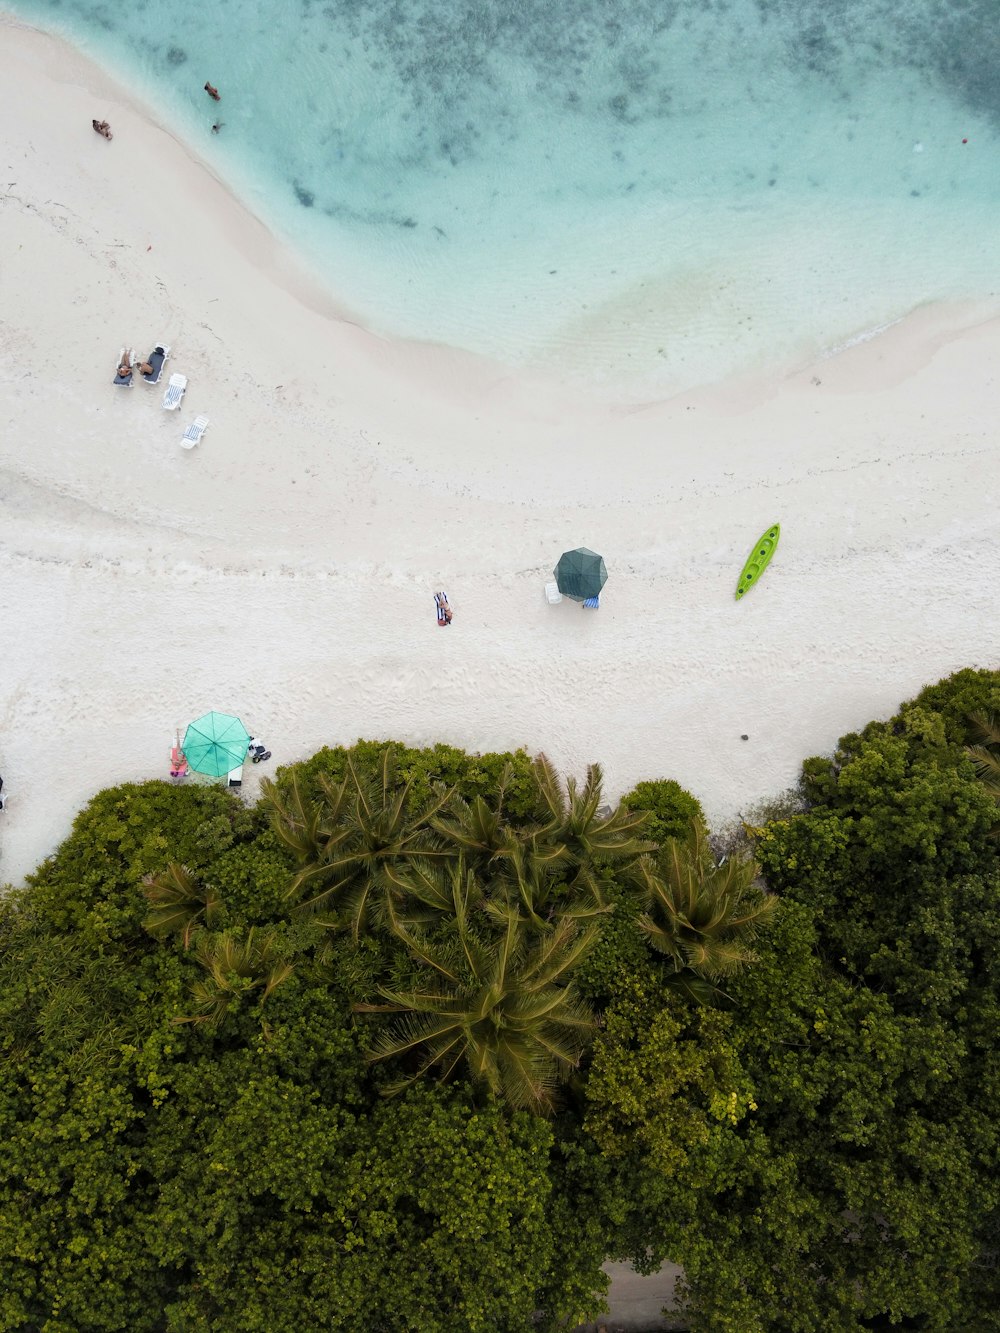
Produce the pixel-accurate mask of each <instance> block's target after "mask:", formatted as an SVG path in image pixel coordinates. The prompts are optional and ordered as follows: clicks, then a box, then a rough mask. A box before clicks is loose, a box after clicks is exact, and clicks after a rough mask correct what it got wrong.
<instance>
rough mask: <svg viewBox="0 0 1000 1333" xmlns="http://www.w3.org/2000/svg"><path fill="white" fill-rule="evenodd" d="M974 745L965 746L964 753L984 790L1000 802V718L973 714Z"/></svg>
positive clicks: (992, 715)
mask: <svg viewBox="0 0 1000 1333" xmlns="http://www.w3.org/2000/svg"><path fill="white" fill-rule="evenodd" d="M969 721H970V722H971V723H972V727H973V735H974V737H975V739H976V744H975V745H967V746H966V747H965V753H966V755H967V756H968V758H969V759H971V760H972V762H973V765H974V766H975V769H976V776H977V777H978V778H979V781H980V782H981V783H982V784H983V786H984V787H985V788H986V790H987V791H988V792H989V793H990V795H991V796H992V797H993V798H994V800H996V801H998V802H1000V717H997V715H996V713H973V714H971V716H970V717H969Z"/></svg>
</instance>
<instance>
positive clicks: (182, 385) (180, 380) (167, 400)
mask: <svg viewBox="0 0 1000 1333" xmlns="http://www.w3.org/2000/svg"><path fill="white" fill-rule="evenodd" d="M187 386H188V382H187V376H186V375H171V376H170V383H169V384H168V385H167V392H166V393H165V394H164V395H163V406H164V407H165V408H166V409H167V411H168V412H176V411H177V409H178V408H179V407H180V405H181V399H182V398H183V397H184V390H185V389H186V388H187Z"/></svg>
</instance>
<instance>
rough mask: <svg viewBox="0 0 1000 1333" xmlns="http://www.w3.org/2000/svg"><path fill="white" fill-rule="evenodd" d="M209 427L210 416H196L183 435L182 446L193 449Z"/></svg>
mask: <svg viewBox="0 0 1000 1333" xmlns="http://www.w3.org/2000/svg"><path fill="white" fill-rule="evenodd" d="M207 429H208V417H195V419H194V421H192V422H191V424H190V426H188V428H187V430H186V431H185V432H184V434H183V435H182V436H181V448H182V449H193V448H194V447H195V445H196V444H197V443H198V441H199V440H200V439H201V437H202V436H203V435H204V434H205V431H206V430H207Z"/></svg>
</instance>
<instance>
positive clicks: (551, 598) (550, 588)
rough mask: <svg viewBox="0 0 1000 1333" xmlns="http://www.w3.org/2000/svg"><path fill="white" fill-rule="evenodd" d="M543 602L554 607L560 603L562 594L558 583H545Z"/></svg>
mask: <svg viewBox="0 0 1000 1333" xmlns="http://www.w3.org/2000/svg"><path fill="white" fill-rule="evenodd" d="M545 600H546V601H547V602H548V604H549V606H555V605H556V603H557V602H561V601H562V593H561V592H560V591H559V584H558V583H546V585H545Z"/></svg>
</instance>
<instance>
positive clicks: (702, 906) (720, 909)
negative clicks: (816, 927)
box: [635, 820, 778, 982]
mask: <svg viewBox="0 0 1000 1333" xmlns="http://www.w3.org/2000/svg"><path fill="white" fill-rule="evenodd" d="M758 873H759V872H758V867H757V864H756V862H755V861H754V860H753V859H752V858H751V857H748V856H739V855H737V856H731V857H730V858H729V859H728V860H726V861H725V862H723V863H722V864H721V865H717V864H716V862H715V859H714V857H713V856H712V854H711V850H710V848H709V846H708V842H707V839H706V837H705V833H704V830H703V829H702V827H701V824H700V822H699V821H697V820H692V822H691V834H690V837H689V838H688V839H687V840H686V841H684V842H682V841H680V840H679V839H677V838H671V839H670V840H669V841H668V842H667V843H666V844H665V845H664V847H663V849H662V851H661V853H660V856H659V857H658V858H657V860H656V861H655V862H654V861H652V860H650V859H649V858H646V857H644V858H643V859H642V860H641V861H640V862H639V863H638V865H637V867H636V870H635V875H636V880H637V882H638V884H639V887H640V889H641V890H642V891H643V893H644V895H645V898H646V904H647V910H646V912H645V913H644V914H643V915H642V916H641V917H640V918H639V926H640V928H641V929H642V930H643V931H644V933H645V935H646V938H647V939H648V940H649V943H650V944H651V945H652V946H653V948H654V949H656V950H657V951H658V952H660V953H662V954H664V955H666V957H667V958H669V959H670V960H671V962H672V963H673V967H674V971H675V972H676V973H679V974H680V973H694V974H695V975H696V976H698V977H701V978H704V979H706V980H708V981H709V982H714V981H717V980H720V979H722V978H723V977H727V976H729V975H731V974H732V973H733V972H737V971H739V970H740V968H742V967H743V966H744V965H745V964H747V963H750V962H753V961H754V960H755V957H756V955H755V954H754V953H753V950H752V948H751V947H750V946H751V945H752V943H753V941H754V939H755V938H756V936H757V935H758V933H759V932H760V931H761V930H762V929H763V928H764V927H765V926H766V924H767V923H768V921H769V920H770V918H771V916H772V915H773V913H774V911H775V908H776V907H777V903H778V900H777V898H774V897H770V896H768V895H766V894H764V893H762V892H761V891H760V890H759V889H758V888H756V887H755V886H754V880H755V879H756V878H757V875H758Z"/></svg>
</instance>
